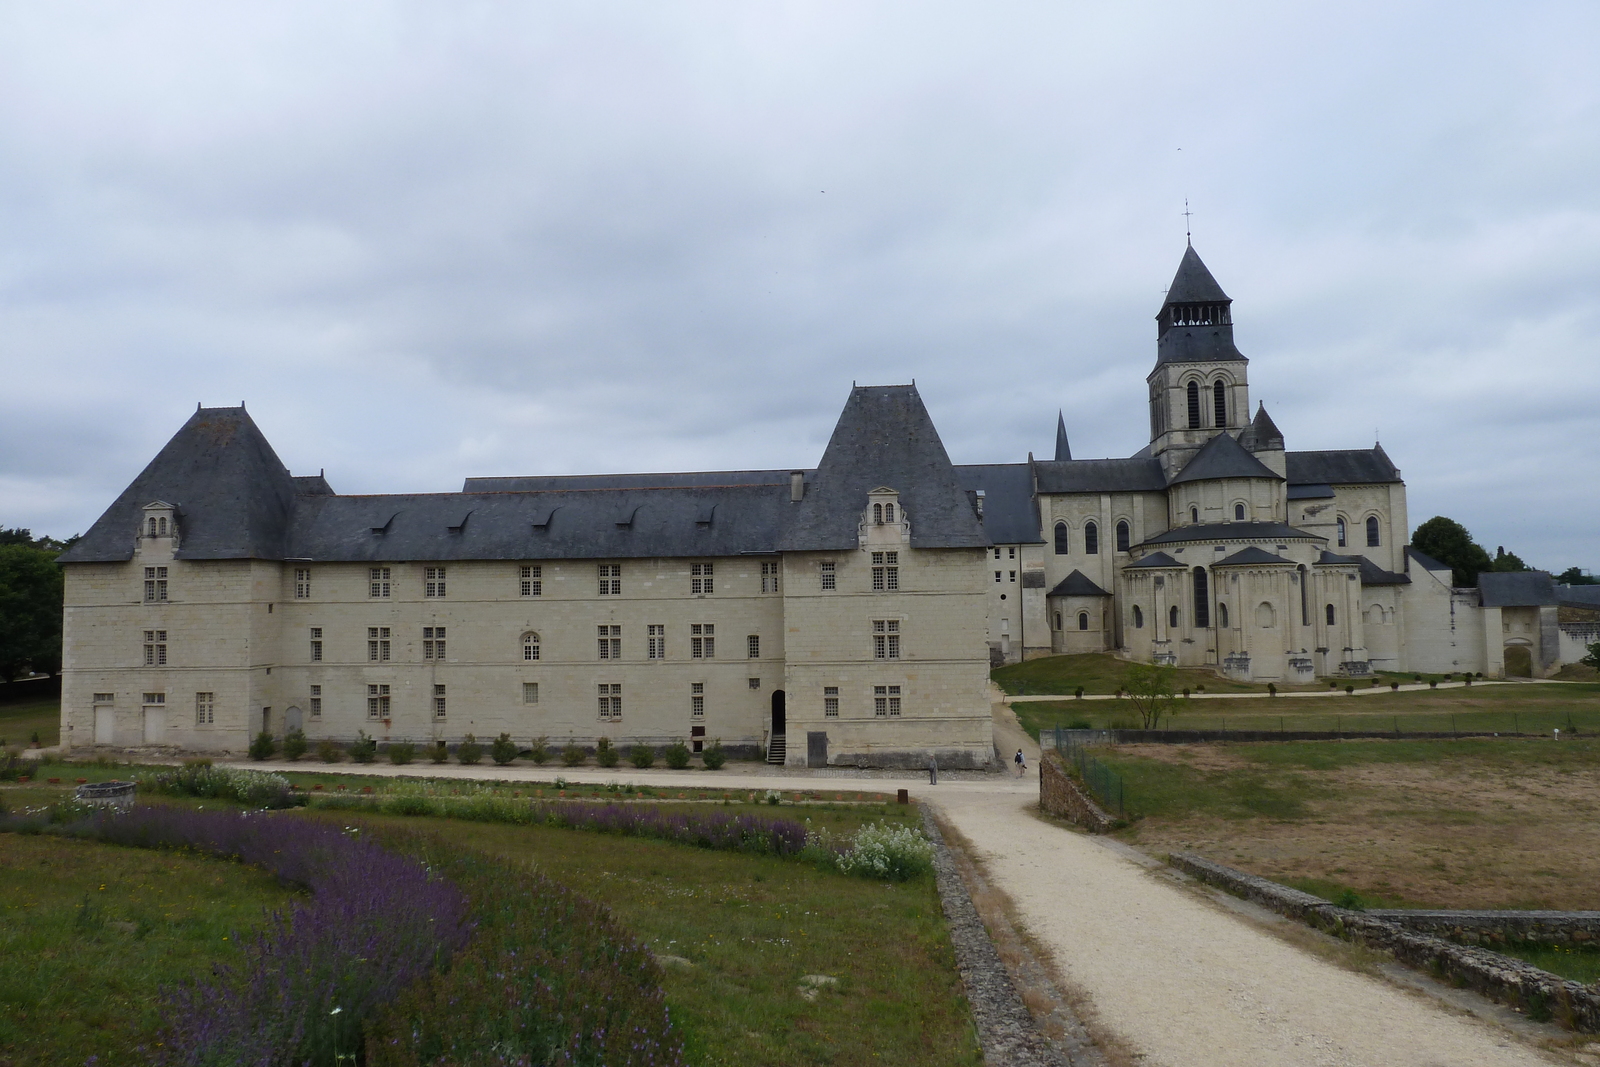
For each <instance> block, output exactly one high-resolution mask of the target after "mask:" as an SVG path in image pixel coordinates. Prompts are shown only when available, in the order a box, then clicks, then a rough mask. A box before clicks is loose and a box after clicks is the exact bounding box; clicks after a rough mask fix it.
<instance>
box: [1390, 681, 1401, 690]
mask: <svg viewBox="0 0 1600 1067" xmlns="http://www.w3.org/2000/svg"><path fill="white" fill-rule="evenodd" d="M1389 688H1390V689H1391V690H1394V689H1399V688H1400V683H1399V682H1390V683H1389Z"/></svg>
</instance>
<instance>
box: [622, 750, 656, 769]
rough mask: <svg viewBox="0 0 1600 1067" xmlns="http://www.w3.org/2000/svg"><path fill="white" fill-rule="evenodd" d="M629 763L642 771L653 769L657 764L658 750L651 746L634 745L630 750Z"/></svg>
mask: <svg viewBox="0 0 1600 1067" xmlns="http://www.w3.org/2000/svg"><path fill="white" fill-rule="evenodd" d="M628 762H629V763H631V764H633V765H634V766H635V767H637V768H639V769H640V770H641V771H642V770H644V769H645V768H646V767H653V766H655V762H656V750H655V749H653V748H651V747H650V746H649V745H634V746H633V747H632V748H630V749H629V750H628Z"/></svg>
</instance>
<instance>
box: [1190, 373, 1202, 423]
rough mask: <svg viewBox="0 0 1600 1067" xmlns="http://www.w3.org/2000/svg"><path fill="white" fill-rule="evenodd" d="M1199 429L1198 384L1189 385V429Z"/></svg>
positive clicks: (1191, 383)
mask: <svg viewBox="0 0 1600 1067" xmlns="http://www.w3.org/2000/svg"><path fill="white" fill-rule="evenodd" d="M1199 428H1200V383H1199V382H1190V383H1189V429H1191V430H1198V429H1199Z"/></svg>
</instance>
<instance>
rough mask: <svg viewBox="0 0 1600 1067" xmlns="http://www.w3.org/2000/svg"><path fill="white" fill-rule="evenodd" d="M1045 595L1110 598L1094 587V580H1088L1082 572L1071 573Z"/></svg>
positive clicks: (1096, 586)
mask: <svg viewBox="0 0 1600 1067" xmlns="http://www.w3.org/2000/svg"><path fill="white" fill-rule="evenodd" d="M1047 595H1048V596H1110V595H1111V594H1110V593H1108V592H1106V591H1105V590H1104V589H1101V588H1100V587H1099V586H1098V585H1096V584H1095V582H1094V579H1092V578H1090V577H1089V576H1088V575H1087V574H1084V573H1083V572H1082V571H1073V572H1072V573H1071V574H1069V575H1067V576H1066V577H1065V578H1063V579H1061V581H1059V582H1057V583H1056V587H1055V588H1054V589H1052V590H1050V592H1049V593H1048V594H1047Z"/></svg>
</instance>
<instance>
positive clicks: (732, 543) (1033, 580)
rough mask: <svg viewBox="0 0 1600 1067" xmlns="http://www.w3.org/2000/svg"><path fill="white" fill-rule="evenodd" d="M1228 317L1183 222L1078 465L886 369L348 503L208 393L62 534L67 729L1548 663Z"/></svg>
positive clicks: (860, 697)
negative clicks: (1142, 444) (1413, 527)
mask: <svg viewBox="0 0 1600 1067" xmlns="http://www.w3.org/2000/svg"><path fill="white" fill-rule="evenodd" d="M1230 309H1231V301H1230V300H1229V298H1228V297H1227V296H1226V295H1225V294H1224V293H1223V291H1222V289H1221V288H1220V286H1218V285H1217V283H1216V281H1215V280H1214V279H1213V278H1212V276H1211V274H1210V273H1209V272H1208V271H1207V270H1206V268H1205V266H1204V264H1202V263H1201V261H1200V258H1199V256H1198V255H1196V254H1195V252H1194V250H1193V249H1192V248H1189V249H1187V250H1186V251H1185V253H1184V257H1183V261H1182V264H1181V265H1180V267H1179V269H1178V274H1177V277H1176V278H1175V279H1174V280H1173V284H1172V287H1171V289H1170V290H1169V292H1168V294H1167V299H1166V302H1165V304H1164V305H1163V306H1162V308H1161V311H1160V314H1159V316H1158V319H1157V356H1156V363H1155V367H1154V369H1153V370H1152V371H1151V372H1150V374H1149V376H1148V379H1147V380H1148V382H1149V412H1148V417H1149V425H1150V443H1149V445H1148V446H1147V447H1146V448H1144V449H1142V450H1141V451H1140V452H1139V453H1138V454H1136V455H1134V456H1133V457H1131V458H1128V459H1098V460H1075V459H1073V458H1072V456H1071V452H1070V448H1069V446H1068V441H1067V435H1066V430H1065V426H1064V424H1061V423H1058V426H1057V437H1056V448H1055V456H1054V458H1053V459H1049V460H1035V459H1034V458H1033V457H1032V456H1030V457H1029V458H1028V460H1027V462H1025V463H1012V464H988V465H972V466H958V465H954V464H952V463H951V461H950V458H949V456H948V455H947V454H946V452H945V449H944V446H943V444H942V443H941V441H940V439H939V435H938V431H937V430H936V429H935V427H934V424H933V420H932V418H931V417H930V415H929V413H928V411H927V410H926V408H925V407H924V405H923V403H922V400H921V398H920V396H919V395H918V393H917V391H916V388H915V387H914V386H878V387H858V388H855V389H853V390H852V391H851V394H850V397H849V399H848V401H847V402H846V404H845V407H844V411H843V412H842V414H841V415H840V418H839V421H838V423H837V425H836V426H835V428H834V431H833V435H832V437H831V439H830V440H829V442H828V445H827V447H826V449H825V450H824V452H823V454H822V457H821V459H820V461H819V462H818V463H817V465H816V466H815V467H814V468H796V469H793V470H779V471H719V472H709V473H687V474H634V475H593V476H576V477H553V476H540V475H530V476H525V477H508V478H468V479H467V480H466V482H465V484H464V485H463V487H462V491H461V492H459V493H435V494H408V495H392V496H389V495H386V496H343V495H339V494H337V493H335V492H334V491H333V489H332V487H331V486H330V485H329V483H328V482H327V481H326V480H325V479H324V478H323V477H322V476H321V475H320V474H319V475H316V476H310V477H306V476H300V477H296V476H293V475H291V474H290V473H289V471H288V470H286V469H285V468H284V466H283V464H282V462H281V461H279V459H278V457H277V455H276V454H275V453H274V452H273V449H272V447H271V445H270V444H268V442H267V441H266V439H265V438H264V437H263V435H262V434H261V432H260V430H259V429H258V428H257V427H256V425H255V423H254V422H253V421H252V420H251V418H250V417H249V415H248V414H247V413H246V412H245V410H244V408H243V407H239V408H201V409H198V410H196V412H195V413H194V415H193V416H191V417H190V419H189V420H188V422H187V423H185V425H184V426H183V427H182V428H181V429H180V430H179V431H178V432H177V434H176V435H175V436H174V437H173V438H172V440H171V441H169V442H168V443H167V445H166V446H165V447H164V448H163V449H162V450H161V452H160V453H159V454H158V455H157V456H156V457H155V458H154V459H153V460H152V461H151V462H150V464H149V466H147V467H146V468H145V469H144V471H143V472H141V473H140V474H139V476H138V477H137V478H135V480H134V481H133V483H132V484H131V485H130V486H129V487H128V488H127V489H126V490H125V491H124V492H123V493H122V494H121V496H119V497H118V499H117V500H116V501H115V502H114V503H113V504H112V505H111V506H110V508H108V509H107V511H106V512H105V514H104V515H102V516H101V518H100V519H99V520H98V521H97V522H96V523H95V524H94V526H93V527H91V528H90V530H89V532H88V533H87V534H86V535H85V536H84V537H83V539H82V540H80V541H79V542H78V543H77V544H76V545H74V546H73V548H71V549H70V550H69V551H67V552H65V553H63V555H62V556H61V562H62V563H63V564H64V565H65V569H66V590H67V591H66V617H65V645H64V650H63V656H64V664H63V695H62V739H63V743H64V744H65V745H68V746H70V747H83V746H89V745H117V746H137V745H166V746H173V747H179V748H183V749H190V750H200V751H224V750H231V751H239V750H242V749H243V748H245V747H246V745H247V744H248V742H249V739H250V737H251V736H253V735H254V734H255V733H257V732H259V731H261V730H267V731H270V732H272V733H275V734H280V735H281V734H282V733H283V732H284V731H285V730H288V729H293V728H299V729H303V730H304V731H305V732H306V734H307V735H308V737H310V738H311V739H312V740H313V742H315V741H316V740H317V739H319V738H324V737H328V738H336V739H339V740H348V739H350V738H353V737H355V736H356V734H357V732H358V731H365V732H366V733H367V734H368V735H370V736H373V737H376V738H378V739H379V740H380V741H384V740H395V741H398V740H411V741H418V742H426V741H429V740H432V739H436V738H443V739H446V740H448V741H451V742H455V741H458V740H460V739H461V738H462V737H464V736H465V735H466V734H469V733H470V734H474V735H475V736H477V737H479V738H488V737H493V736H495V735H497V734H499V733H501V732H507V733H510V734H511V735H512V737H513V738H515V739H517V740H518V741H520V742H523V743H526V742H527V741H528V740H529V739H532V738H535V737H544V738H547V739H549V741H550V742H551V743H552V744H557V745H560V744H565V743H568V742H574V743H578V744H582V745H588V746H592V745H593V744H594V742H595V741H596V740H597V739H598V738H599V737H602V736H604V737H609V738H611V739H612V740H613V741H614V742H616V743H618V744H622V745H631V744H636V743H643V744H651V745H660V744H665V743H668V742H670V741H673V740H676V739H680V738H681V739H684V740H686V741H688V742H690V744H691V745H692V747H693V748H694V749H695V750H696V751H698V750H700V749H701V748H702V746H703V745H705V744H706V743H709V742H710V741H711V740H713V739H716V740H720V741H721V742H722V743H723V744H724V745H725V746H727V747H729V748H732V749H735V750H738V749H743V750H745V751H747V752H755V751H761V752H764V753H765V754H766V756H767V758H768V759H769V760H772V761H774V762H788V763H791V764H800V765H812V766H820V765H828V764H849V765H864V766H876V765H894V764H901V765H905V764H915V765H919V766H920V765H921V764H922V763H924V762H925V761H926V760H927V759H928V758H929V756H933V757H935V758H937V759H938V760H939V761H940V764H941V765H942V766H983V765H987V764H988V763H989V762H990V761H991V760H992V759H993V758H994V752H993V743H992V736H991V730H990V715H989V701H988V695H987V677H988V671H989V669H990V666H991V663H992V662H995V661H1011V660H1016V659H1018V658H1021V657H1023V656H1028V657H1032V656H1035V655H1045V654H1050V653H1053V652H1086V651H1116V652H1119V653H1121V654H1122V655H1124V656H1127V657H1129V658H1133V659H1139V660H1145V661H1154V662H1162V663H1172V664H1181V665H1185V666H1209V667H1212V668H1214V669H1216V670H1218V671H1220V672H1222V673H1224V674H1226V675H1228V676H1230V677H1235V678H1240V679H1250V680H1257V681H1267V680H1278V681H1288V682H1305V681H1311V680H1315V679H1317V678H1320V677H1324V676H1337V677H1344V676H1355V677H1359V676H1362V675H1366V674H1369V673H1370V672H1371V671H1373V670H1374V669H1398V670H1430V671H1436V670H1484V671H1486V673H1499V672H1500V671H1501V670H1503V669H1504V652H1503V649H1504V648H1506V647H1510V646H1511V645H1512V644H1513V643H1514V642H1515V640H1516V639H1517V638H1516V637H1515V636H1514V633H1515V632H1514V631H1513V630H1512V626H1513V625H1518V626H1530V620H1531V628H1530V629H1529V630H1528V634H1529V637H1528V640H1527V642H1526V643H1528V644H1530V645H1531V646H1532V647H1533V652H1532V660H1533V662H1534V663H1535V667H1536V669H1537V671H1538V672H1540V673H1543V672H1544V671H1546V670H1548V669H1549V668H1550V667H1551V666H1552V665H1553V664H1555V663H1557V662H1558V660H1559V658H1560V648H1559V647H1557V646H1558V645H1559V639H1558V638H1557V637H1552V636H1550V634H1549V633H1547V632H1546V631H1549V630H1551V629H1552V626H1553V620H1554V615H1553V612H1554V610H1555V609H1554V607H1553V606H1550V605H1541V604H1522V603H1521V602H1520V601H1521V600H1526V599H1529V596H1528V595H1526V594H1524V593H1522V592H1518V591H1515V590H1513V591H1511V592H1508V593H1506V594H1504V595H1505V596H1506V597H1509V599H1510V600H1511V601H1517V603H1509V602H1508V603H1505V604H1489V603H1486V602H1482V601H1487V600H1489V599H1492V598H1491V597H1490V596H1489V595H1488V593H1485V594H1484V595H1483V596H1481V597H1480V594H1479V591H1478V590H1452V589H1451V588H1450V584H1449V583H1450V572H1449V569H1448V568H1445V567H1442V566H1441V565H1440V564H1438V563H1436V562H1434V561H1432V560H1430V559H1428V558H1427V557H1425V556H1422V555H1420V554H1419V553H1417V552H1415V551H1412V550H1410V549H1408V548H1407V547H1406V546H1405V539H1406V534H1407V531H1408V530H1409V526H1408V519H1407V515H1406V505H1405V486H1404V483H1403V482H1402V481H1401V480H1400V472H1399V471H1398V470H1397V469H1396V468H1395V466H1394V464H1393V463H1391V462H1390V460H1389V457H1388V456H1387V455H1385V454H1384V452H1383V449H1382V448H1380V447H1377V446H1374V447H1373V448H1371V449H1357V450H1351V451H1335V452H1293V451H1288V450H1287V449H1286V447H1285V441H1284V436H1283V434H1282V433H1281V432H1280V431H1279V430H1278V428H1277V427H1276V426H1275V425H1274V424H1273V422H1272V419H1271V418H1270V417H1269V416H1268V415H1267V413H1266V411H1265V409H1264V408H1262V407H1260V406H1259V405H1258V406H1257V408H1256V410H1255V412H1254V413H1253V414H1252V412H1251V410H1250V397H1249V381H1248V376H1247V374H1246V368H1247V361H1246V359H1245V357H1244V356H1243V355H1242V354H1241V353H1240V352H1239V350H1238V349H1237V348H1236V347H1235V345H1234V339H1233V323H1232V315H1231V310H1230ZM1519 577H1520V576H1519ZM1540 595H1542V594H1540ZM1552 604H1553V602H1552ZM1519 613H1521V614H1519ZM1530 613H1531V614H1530ZM1541 613H1542V614H1541ZM1545 615H1550V619H1549V620H1546V619H1545V618H1544V616H1545ZM1523 616H1526V618H1524V617H1523ZM1508 620H1509V621H1508ZM1547 622H1548V623H1550V624H1551V625H1546V623H1547ZM1536 637H1537V640H1535V638H1536Z"/></svg>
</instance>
